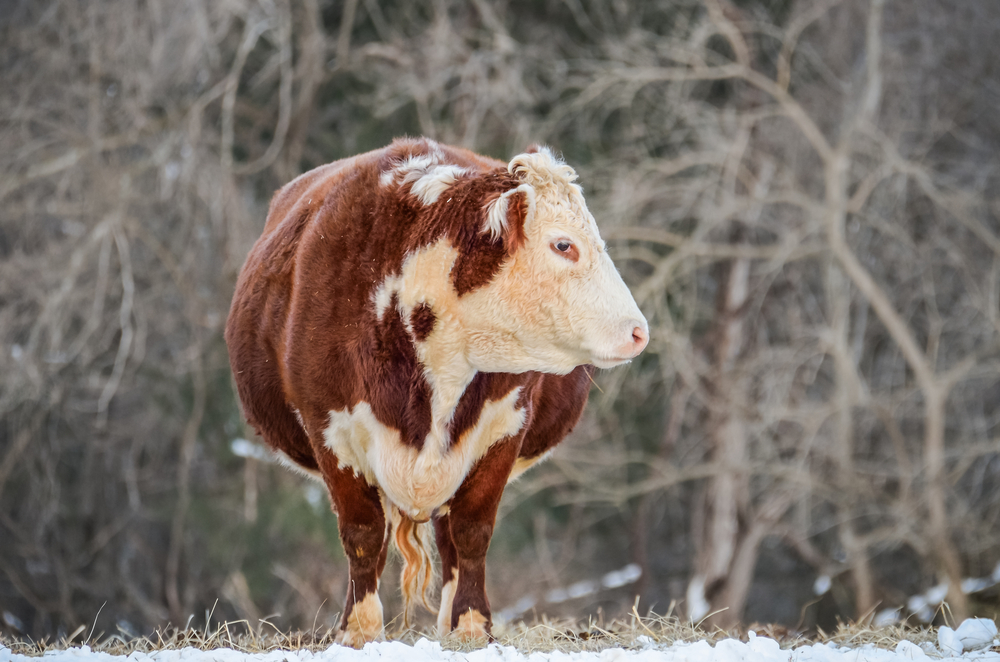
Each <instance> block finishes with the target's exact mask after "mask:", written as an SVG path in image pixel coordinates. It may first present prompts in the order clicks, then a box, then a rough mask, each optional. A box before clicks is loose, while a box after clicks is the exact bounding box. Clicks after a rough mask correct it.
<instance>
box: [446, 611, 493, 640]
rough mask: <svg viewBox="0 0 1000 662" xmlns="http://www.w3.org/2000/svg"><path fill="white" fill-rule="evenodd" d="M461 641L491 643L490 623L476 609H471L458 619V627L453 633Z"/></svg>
mask: <svg viewBox="0 0 1000 662" xmlns="http://www.w3.org/2000/svg"><path fill="white" fill-rule="evenodd" d="M451 634H452V636H453V637H455V638H456V639H459V640H460V641H483V642H486V641H489V640H490V639H491V637H490V622H489V620H488V619H487V618H486V617H485V616H483V615H482V614H480V613H479V612H478V611H477V610H475V609H470V610H469V611H467V612H465V613H464V614H462V615H461V616H459V617H458V625H457V626H456V627H455V629H454V630H452V632H451Z"/></svg>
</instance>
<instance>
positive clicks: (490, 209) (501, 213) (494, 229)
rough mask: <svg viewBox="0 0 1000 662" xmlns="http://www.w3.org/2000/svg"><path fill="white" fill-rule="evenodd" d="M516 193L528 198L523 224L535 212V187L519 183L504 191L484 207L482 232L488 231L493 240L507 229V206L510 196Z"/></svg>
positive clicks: (526, 222)
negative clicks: (526, 212)
mask: <svg viewBox="0 0 1000 662" xmlns="http://www.w3.org/2000/svg"><path fill="white" fill-rule="evenodd" d="M517 193H524V196H525V198H526V199H527V200H528V214H527V217H526V218H525V221H524V223H525V225H527V224H528V221H529V220H530V219H531V217H532V216H534V214H535V189H533V188H531V186H529V185H527V184H521V185H520V186H518V187H517V188H512V189H510V190H509V191H504V192H503V193H501V194H500V197H499V198H497V199H496V200H494V201H493V202H492V203H490V204H489V205H488V206H487V208H486V223H485V224H484V225H483V232H488V233H489V234H490V237H491V238H492V239H494V240H496V239H499V238H500V236H501V235H503V233H504V232H505V231H506V230H507V207H508V206H509V205H510V196H512V195H515V194H517Z"/></svg>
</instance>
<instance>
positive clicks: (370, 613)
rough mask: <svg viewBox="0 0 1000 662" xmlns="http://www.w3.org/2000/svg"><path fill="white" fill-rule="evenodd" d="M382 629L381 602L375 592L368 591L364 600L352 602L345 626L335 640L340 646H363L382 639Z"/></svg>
mask: <svg viewBox="0 0 1000 662" xmlns="http://www.w3.org/2000/svg"><path fill="white" fill-rule="evenodd" d="M384 638H385V637H384V633H383V629H382V603H381V602H380V601H379V599H378V594H377V593H369V594H368V595H366V596H365V598H364V600H362V601H361V602H357V603H355V604H354V607H353V608H352V609H351V613H350V615H349V616H348V617H347V624H346V626H345V627H344V628H343V629H342V630H341V631H340V633H339V634H338V635H337V638H336V640H335V642H336V643H338V644H340V645H341V646H350V647H351V648H358V649H360V648H363V647H364V645H365V644H367V643H368V642H369V641H380V640H382V639H384Z"/></svg>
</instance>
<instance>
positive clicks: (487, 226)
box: [459, 148, 649, 373]
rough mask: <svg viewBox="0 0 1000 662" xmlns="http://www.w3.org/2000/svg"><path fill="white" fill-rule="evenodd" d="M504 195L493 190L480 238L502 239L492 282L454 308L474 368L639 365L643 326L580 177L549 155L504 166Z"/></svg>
mask: <svg viewBox="0 0 1000 662" xmlns="http://www.w3.org/2000/svg"><path fill="white" fill-rule="evenodd" d="M508 171H509V174H510V175H511V176H512V177H511V178H509V179H508V181H509V182H510V184H509V185H510V188H507V189H506V190H503V191H500V192H493V193H492V194H491V195H489V196H488V197H487V200H486V201H485V205H484V207H483V215H484V217H483V221H482V227H481V231H482V232H483V233H484V234H485V235H487V236H489V237H491V238H492V239H493V240H494V241H496V242H503V244H504V246H505V248H506V258H505V260H504V262H503V264H502V266H501V267H500V269H499V271H498V272H497V273H496V275H495V276H494V277H493V279H492V280H491V281H490V282H489V283H488V284H486V285H485V286H483V287H479V288H476V289H475V290H473V291H471V292H468V293H467V294H464V295H463V296H461V297H460V299H459V308H460V310H461V315H462V318H463V323H464V326H465V327H466V329H467V332H468V333H469V334H470V341H471V342H470V344H469V354H470V359H471V361H472V363H473V365H474V366H475V367H476V368H477V369H479V370H487V371H505V372H521V371H525V370H540V371H544V372H556V373H567V372H569V371H570V370H572V369H573V368H575V367H576V366H578V365H582V364H586V363H592V364H594V365H596V366H597V367H600V368H610V367H613V366H616V365H619V364H621V363H624V362H627V361H629V360H630V359H632V358H635V357H636V356H637V355H638V354H639V353H640V352H641V351H642V350H643V349H644V348H645V347H646V343H647V341H648V338H649V329H648V325H647V323H646V319H645V318H644V317H643V315H642V312H641V311H640V310H639V307H638V306H637V305H636V303H635V300H634V299H633V298H632V294H631V293H630V292H629V290H628V287H627V286H626V285H625V283H624V282H623V281H622V279H621V276H620V275H619V274H618V270H617V269H616V268H615V265H614V263H613V262H612V261H611V258H610V257H609V256H608V253H607V250H606V248H605V245H604V241H603V240H602V239H601V235H600V233H599V231H598V229H597V223H596V222H595V221H594V217H593V215H592V214H591V213H590V211H589V210H588V209H587V204H586V202H584V199H583V192H582V191H581V189H580V187H579V186H578V185H577V184H575V183H574V180H575V179H576V172H575V171H574V170H573V169H572V168H571V167H569V166H568V165H566V164H565V163H563V162H562V161H560V160H558V159H557V158H556V157H554V156H553V155H552V153H551V152H550V151H549V150H548V149H545V148H536V149H533V150H531V149H529V151H528V152H526V153H524V154H519V155H517V156H516V157H514V158H513V159H512V160H511V162H510V164H509V165H508Z"/></svg>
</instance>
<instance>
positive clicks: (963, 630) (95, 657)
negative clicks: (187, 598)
mask: <svg viewBox="0 0 1000 662" xmlns="http://www.w3.org/2000/svg"><path fill="white" fill-rule="evenodd" d="M942 633H943V634H942ZM996 635H997V627H996V623H994V622H993V621H990V620H987V619H969V620H967V621H965V622H964V623H962V625H960V626H959V627H958V628H956V629H955V630H952V629H951V628H944V627H943V628H941V629H940V630H939V646H940V648H938V647H935V646H934V645H933V644H924V645H923V646H918V645H917V644H915V643H913V642H911V641H901V642H899V644H898V645H897V646H896V648H895V650H886V649H884V648H876V647H875V646H872V645H866V646H861V647H858V648H848V647H846V646H838V645H836V644H832V643H827V644H813V645H810V646H799V647H798V648H795V649H792V650H782V648H781V646H779V645H778V642H777V641H775V640H773V639H769V638H767V637H758V636H756V634H755V633H754V632H750V634H749V640H748V641H747V642H745V643H744V642H742V641H739V640H736V639H724V640H722V641H720V642H718V643H717V644H715V646H712V645H711V644H709V643H708V642H706V641H696V642H693V643H685V642H676V643H673V644H670V645H666V644H656V643H655V642H653V640H652V639H648V638H646V637H640V638H639V641H640V642H641V643H643V644H644V645H645V647H644V648H643V649H641V650H624V649H621V648H608V649H606V650H603V651H600V652H571V653H564V652H561V651H555V652H552V653H530V654H525V653H521V652H520V651H518V650H517V649H516V648H514V647H511V646H500V645H497V644H492V645H490V646H487V647H485V648H482V649H479V650H476V651H472V652H470V653H461V652H455V651H447V650H444V649H443V648H442V647H441V644H440V643H438V642H436V641H429V640H427V639H421V640H419V641H418V642H417V643H415V644H414V645H412V646H410V645H408V644H404V643H402V642H399V641H384V642H378V643H371V644H367V645H366V646H365V647H364V648H363V649H362V650H354V649H351V648H344V647H342V646H337V645H334V646H331V647H330V648H328V649H326V650H325V651H320V652H317V653H313V652H311V651H307V650H298V651H271V652H270V653H242V652H240V651H235V650H232V649H229V648H219V649H215V650H211V651H202V650H198V649H196V648H182V649H179V650H161V651H154V652H152V653H132V654H131V655H129V656H127V657H126V656H121V655H109V654H107V653H99V652H94V651H92V650H91V649H90V647H89V646H82V647H80V648H70V649H67V650H56V651H48V652H46V653H45V654H44V655H43V656H42V658H41V659H42V660H43V662H126V661H127V662H251V661H253V662H367V661H370V660H384V661H385V662H396V661H399V662H442V661H446V662H902V661H903V660H920V661H922V662H931V661H932V660H942V659H956V660H966V661H970V662H971V661H976V662H978V661H982V662H1000V653H997V652H993V651H991V650H988V648H989V647H990V646H993V647H1000V641H997V639H996ZM970 649H971V650H970ZM983 649H985V650H983ZM963 650H964V651H965V652H962V651H963ZM38 659H39V658H32V657H28V656H26V655H20V654H15V653H13V652H12V651H11V650H10V649H9V648H5V647H4V646H2V645H0V662H33V661H36V660H38Z"/></svg>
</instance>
